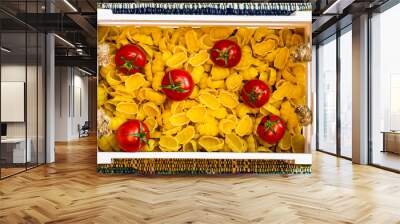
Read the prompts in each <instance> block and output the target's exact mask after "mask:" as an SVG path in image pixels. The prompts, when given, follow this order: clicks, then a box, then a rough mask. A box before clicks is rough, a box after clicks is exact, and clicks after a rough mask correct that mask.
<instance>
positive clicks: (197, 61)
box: [188, 50, 210, 67]
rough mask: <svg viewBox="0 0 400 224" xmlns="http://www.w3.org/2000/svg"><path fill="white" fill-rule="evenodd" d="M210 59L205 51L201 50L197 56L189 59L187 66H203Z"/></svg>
mask: <svg viewBox="0 0 400 224" xmlns="http://www.w3.org/2000/svg"><path fill="white" fill-rule="evenodd" d="M209 58H210V56H209V54H208V52H207V51H206V50H201V51H199V52H198V53H197V54H195V55H193V57H191V58H189V61H188V62H189V64H190V65H192V66H193V67H196V66H200V65H202V64H204V63H205V62H206V61H207V60H208V59H209Z"/></svg>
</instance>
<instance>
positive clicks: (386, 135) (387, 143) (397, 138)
mask: <svg viewBox="0 0 400 224" xmlns="http://www.w3.org/2000/svg"><path fill="white" fill-rule="evenodd" d="M382 134H383V150H382V152H392V153H397V154H400V132H399V131H383V132H382Z"/></svg>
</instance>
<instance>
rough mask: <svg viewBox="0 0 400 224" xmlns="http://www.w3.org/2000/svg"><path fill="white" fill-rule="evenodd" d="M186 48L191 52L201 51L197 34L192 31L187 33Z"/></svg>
mask: <svg viewBox="0 0 400 224" xmlns="http://www.w3.org/2000/svg"><path fill="white" fill-rule="evenodd" d="M185 41H186V46H187V49H188V51H189V52H197V51H199V48H200V45H199V41H198V39H197V33H196V32H195V31H194V30H192V29H190V30H189V31H187V32H186V33H185Z"/></svg>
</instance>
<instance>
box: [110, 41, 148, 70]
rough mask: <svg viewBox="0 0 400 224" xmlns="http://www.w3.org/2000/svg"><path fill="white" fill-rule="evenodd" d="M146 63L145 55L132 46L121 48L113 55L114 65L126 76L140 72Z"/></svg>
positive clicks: (139, 49)
mask: <svg viewBox="0 0 400 224" xmlns="http://www.w3.org/2000/svg"><path fill="white" fill-rule="evenodd" d="M146 63H147V59H146V54H145V53H144V52H143V50H142V49H141V48H139V47H138V46H136V45H134V44H128V45H124V46H122V47H121V48H120V49H118V51H117V53H116V54H115V65H116V66H117V68H118V70H119V71H120V72H122V73H124V74H126V75H133V74H135V73H137V72H141V71H142V69H143V67H144V66H145V65H146Z"/></svg>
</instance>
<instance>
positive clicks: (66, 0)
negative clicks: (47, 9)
mask: <svg viewBox="0 0 400 224" xmlns="http://www.w3.org/2000/svg"><path fill="white" fill-rule="evenodd" d="M64 2H65V4H67V5H68V6H69V7H70V8H71V9H72V10H74V12H78V10H77V9H76V8H75V6H73V5H72V4H71V3H70V2H69V1H68V0H64Z"/></svg>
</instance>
